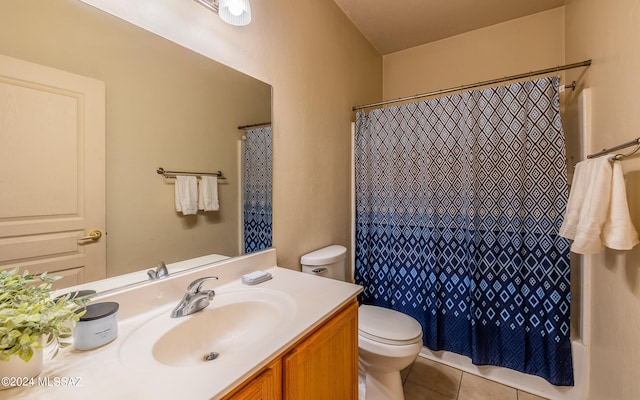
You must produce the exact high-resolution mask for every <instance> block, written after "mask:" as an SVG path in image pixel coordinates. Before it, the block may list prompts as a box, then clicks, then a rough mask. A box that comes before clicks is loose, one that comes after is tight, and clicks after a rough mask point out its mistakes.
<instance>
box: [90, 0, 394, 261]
mask: <svg viewBox="0 0 640 400" xmlns="http://www.w3.org/2000/svg"><path fill="white" fill-rule="evenodd" d="M87 2H91V3H93V4H99V3H102V7H105V8H106V9H109V10H110V12H113V13H116V14H117V15H122V16H123V17H126V18H127V19H129V20H132V21H135V22H136V23H137V24H139V25H141V26H144V27H146V28H147V29H149V30H151V31H154V32H158V33H161V34H162V35H163V36H165V37H168V38H171V39H172V40H174V41H176V42H178V43H181V44H183V45H185V46H187V47H189V48H192V49H194V50H196V51H198V52H200V53H202V54H205V55H207V56H209V57H211V58H213V59H215V60H218V61H221V62H223V63H225V64H227V65H229V66H231V67H233V68H236V69H238V70H240V71H243V72H245V73H247V74H249V75H252V76H254V77H256V78H258V79H260V80H262V81H265V82H267V83H269V84H271V85H272V86H273V121H274V124H273V134H274V177H273V193H274V194H273V215H274V221H273V243H274V246H275V247H276V248H277V249H278V264H279V265H280V266H283V267H288V268H294V269H297V268H299V261H300V256H301V255H302V254H304V253H306V252H308V251H311V250H314V249H316V248H319V247H323V246H326V245H329V244H334V243H336V244H343V245H347V246H349V244H350V238H351V234H350V219H351V211H350V210H351V208H350V189H351V187H350V186H351V184H350V177H349V172H348V171H349V170H350V153H351V144H350V142H351V141H350V122H351V120H352V112H351V107H352V106H353V105H356V104H361V103H365V102H370V101H377V100H380V98H381V97H382V57H381V56H380V54H379V53H378V52H377V51H376V50H375V49H374V48H373V47H372V46H371V45H370V44H369V43H368V42H367V41H366V40H365V39H364V38H363V36H362V35H361V34H360V33H359V32H358V31H357V30H356V28H355V27H354V26H353V25H352V24H351V23H350V22H349V20H348V19H347V17H346V16H345V15H344V14H343V13H342V11H341V10H340V8H339V7H338V6H337V5H336V4H335V3H334V2H333V1H303V2H300V1H289V0H270V1H252V2H251V6H252V11H253V21H252V22H251V24H250V25H248V26H245V27H234V26H230V25H227V24H225V23H224V22H222V21H221V20H220V19H219V18H218V17H217V16H216V15H215V14H213V13H211V12H209V11H207V10H206V9H205V8H203V7H202V6H200V5H199V4H197V3H196V2H194V1H183V0H139V1H136V2H130V1H125V0H118V1H113V0H87Z"/></svg>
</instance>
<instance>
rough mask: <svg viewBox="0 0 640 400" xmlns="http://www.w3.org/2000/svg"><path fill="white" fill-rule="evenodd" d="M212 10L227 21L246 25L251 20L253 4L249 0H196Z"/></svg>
mask: <svg viewBox="0 0 640 400" xmlns="http://www.w3.org/2000/svg"><path fill="white" fill-rule="evenodd" d="M195 1H197V2H198V3H200V4H202V5H203V6H205V7H207V8H208V9H210V10H213V11H215V12H216V13H218V16H219V17H220V18H221V19H222V20H223V21H224V22H226V23H228V24H231V25H235V26H244V25H247V24H249V22H251V4H249V0H195Z"/></svg>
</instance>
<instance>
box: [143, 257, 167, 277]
mask: <svg viewBox="0 0 640 400" xmlns="http://www.w3.org/2000/svg"><path fill="white" fill-rule="evenodd" d="M147 275H149V279H151V280H152V281H155V280H156V279H162V278H166V277H167V276H169V271H167V266H166V264H165V263H164V261H160V264H158V266H157V267H156V269H155V270H153V269H150V270H148V271H147Z"/></svg>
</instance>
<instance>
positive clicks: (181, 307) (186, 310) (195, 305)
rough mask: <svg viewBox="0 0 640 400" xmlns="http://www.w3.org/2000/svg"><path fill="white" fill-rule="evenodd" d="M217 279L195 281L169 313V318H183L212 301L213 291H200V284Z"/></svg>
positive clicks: (211, 277)
mask: <svg viewBox="0 0 640 400" xmlns="http://www.w3.org/2000/svg"><path fill="white" fill-rule="evenodd" d="M213 279H218V277H217V276H207V277H204V278H199V279H196V280H195V281H193V282H191V283H190V284H189V286H188V287H187V293H185V294H184V297H182V300H180V303H178V305H177V306H176V308H174V309H173V311H171V318H178V317H184V316H186V315H190V314H193V313H195V312H198V311H200V310H202V309H203V308H205V307H207V306H208V305H209V302H210V301H211V300H213V296H215V295H216V292H214V291H213V290H200V288H201V287H202V284H203V283H205V282H206V281H210V280H213Z"/></svg>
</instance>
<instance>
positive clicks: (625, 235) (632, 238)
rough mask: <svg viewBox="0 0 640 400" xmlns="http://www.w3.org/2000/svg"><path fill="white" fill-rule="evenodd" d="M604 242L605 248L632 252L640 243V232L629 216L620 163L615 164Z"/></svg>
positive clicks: (603, 233) (603, 230)
mask: <svg viewBox="0 0 640 400" xmlns="http://www.w3.org/2000/svg"><path fill="white" fill-rule="evenodd" d="M602 241H603V243H604V245H605V246H607V247H608V248H610V249H615V250H631V249H632V248H633V247H634V246H635V245H637V244H638V243H640V241H639V240H638V232H636V228H635V227H634V226H633V223H632V222H631V216H630V215H629V205H628V204H627V189H626V187H625V184H624V174H623V173H622V166H621V165H620V161H614V162H613V177H612V179H611V204H610V206H609V214H608V215H607V220H606V222H605V223H604V228H603V229H602Z"/></svg>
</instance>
